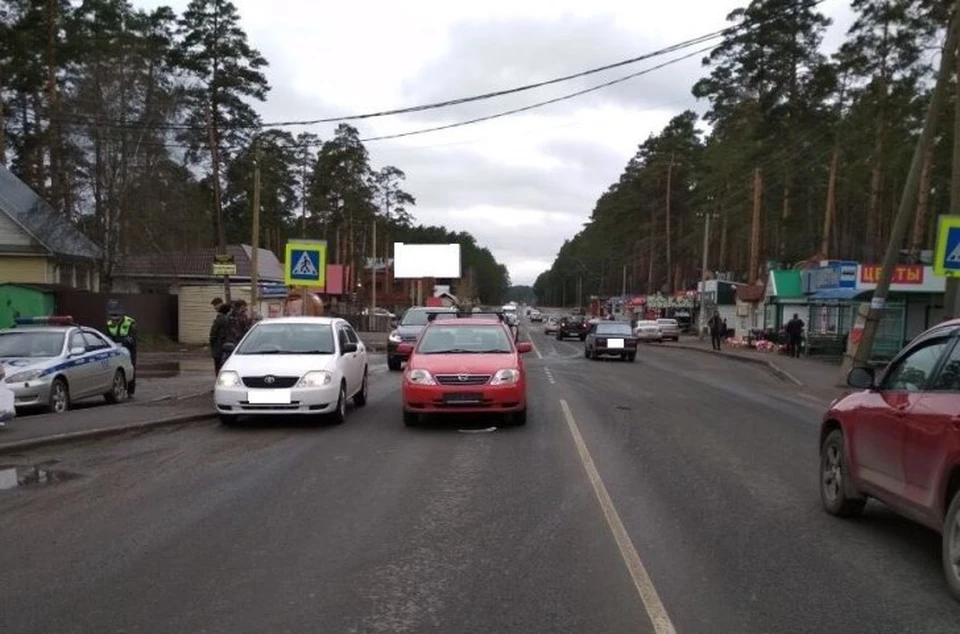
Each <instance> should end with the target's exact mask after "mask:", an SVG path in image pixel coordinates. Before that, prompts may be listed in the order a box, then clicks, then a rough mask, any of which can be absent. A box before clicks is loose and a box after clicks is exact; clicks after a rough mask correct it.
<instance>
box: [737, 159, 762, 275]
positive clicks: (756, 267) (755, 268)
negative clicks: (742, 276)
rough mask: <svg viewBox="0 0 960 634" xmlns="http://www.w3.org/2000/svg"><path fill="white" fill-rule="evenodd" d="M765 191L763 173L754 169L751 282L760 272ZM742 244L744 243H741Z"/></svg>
mask: <svg viewBox="0 0 960 634" xmlns="http://www.w3.org/2000/svg"><path fill="white" fill-rule="evenodd" d="M762 193H763V173H762V172H761V171H760V168H759V167H758V168H756V169H754V170H753V218H752V219H751V222H750V275H749V277H748V278H747V279H748V280H749V282H750V283H751V284H756V283H757V277H758V276H759V274H760V206H761V205H760V203H761V200H762ZM741 244H742V243H741Z"/></svg>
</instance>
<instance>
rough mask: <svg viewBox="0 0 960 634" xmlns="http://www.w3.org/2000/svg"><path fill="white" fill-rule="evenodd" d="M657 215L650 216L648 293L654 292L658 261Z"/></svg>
mask: <svg viewBox="0 0 960 634" xmlns="http://www.w3.org/2000/svg"><path fill="white" fill-rule="evenodd" d="M656 224H657V216H656V214H651V216H650V248H649V250H648V251H649V256H650V257H649V262H648V263H647V294H651V293H654V292H655V291H654V290H653V284H654V280H655V279H656V278H655V277H654V266H655V265H656V263H657V258H656V251H657V227H656Z"/></svg>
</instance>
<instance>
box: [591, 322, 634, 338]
mask: <svg viewBox="0 0 960 634" xmlns="http://www.w3.org/2000/svg"><path fill="white" fill-rule="evenodd" d="M597 334H598V335H628V336H629V335H630V334H631V332H630V324H624V323H617V322H612V323H605V324H604V323H600V324H597Z"/></svg>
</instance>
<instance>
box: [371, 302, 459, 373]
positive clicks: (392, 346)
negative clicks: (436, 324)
mask: <svg viewBox="0 0 960 634" xmlns="http://www.w3.org/2000/svg"><path fill="white" fill-rule="evenodd" d="M430 313H444V316H443V317H442V318H443V319H445V318H447V315H449V316H450V318H451V319H456V317H457V311H456V309H454V308H427V307H425V306H414V307H412V308H408V309H407V312H405V313H404V314H403V318H402V319H401V320H400V322H399V323H398V324H397V325H396V326H395V328H394V330H393V331H392V332H391V333H390V335H389V336H388V337H387V367H388V368H389V369H390V370H391V371H393V372H396V371H398V370H400V367H401V364H402V363H403V362H404V361H406V360H407V357H409V356H410V353H409V352H401V351H400V349H399V348H400V344H402V343H410V344H412V343H414V342H416V340H417V337H419V336H420V332H421V331H423V329H424V327H426V325H427V323H428V322H429V321H430V319H429V317H430ZM439 318H441V317H439V316H438V319H439Z"/></svg>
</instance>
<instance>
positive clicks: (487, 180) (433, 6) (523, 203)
mask: <svg viewBox="0 0 960 634" xmlns="http://www.w3.org/2000/svg"><path fill="white" fill-rule="evenodd" d="M234 2H235V4H236V5H237V6H238V8H239V10H240V13H241V15H242V21H243V27H244V29H245V30H246V32H247V34H248V36H249V38H250V40H251V43H252V44H253V45H254V46H255V47H257V48H258V49H259V50H260V51H261V52H262V53H263V55H264V56H265V57H266V58H267V59H268V60H269V62H270V68H269V71H268V73H267V74H268V78H269V80H270V83H271V85H272V87H273V90H272V92H271V94H270V98H269V100H268V102H267V103H265V104H261V105H260V106H259V109H260V112H261V114H262V116H263V118H264V120H265V121H278V120H291V119H294V120H296V119H311V118H322V117H331V116H341V115H348V114H356V113H360V112H369V111H377V110H384V109H389V108H394V107H403V106H410V105H417V104H422V103H428V102H433V101H440V100H446V99H450V98H457V97H463V96H468V95H472V94H478V93H485V92H490V91H494V90H499V89H504V88H509V87H513V86H517V85H521V84H525V83H530V82H535V81H542V80H545V79H550V78H552V77H556V76H561V75H567V74H571V73H575V72H578V71H581V70H585V69H587V68H591V67H595V66H601V65H604V64H608V63H612V62H616V61H619V60H621V59H627V58H631V57H636V56H638V55H642V54H643V53H646V52H650V51H653V50H656V49H659V48H663V47H665V46H669V45H672V44H675V43H678V42H681V41H683V40H687V39H691V38H694V37H697V36H699V35H702V34H705V33H708V32H711V31H715V30H717V29H720V28H723V27H724V26H726V23H725V21H724V18H725V16H726V15H727V14H728V13H729V12H730V11H731V10H732V9H734V8H736V7H737V6H741V5H743V4H744V3H745V2H746V0H677V1H675V2H652V1H646V2H625V1H624V0H592V1H591V2H583V1H582V0H576V1H575V0H485V1H483V2H476V1H475V0H474V1H470V2H467V1H466V0H445V1H441V0H407V1H406V2H394V1H388V0H377V1H372V0H353V1H352V2H345V1H344V2H333V1H324V2H318V1H317V0H234ZM134 4H135V5H139V6H142V7H153V6H157V5H160V4H167V5H170V6H172V7H174V8H175V9H176V10H178V11H181V10H182V9H183V8H184V7H185V6H186V4H187V0H167V1H166V2H161V1H157V0H134ZM848 4H849V1H848V0H825V2H824V3H823V5H821V8H822V10H823V12H824V13H825V14H826V15H828V16H830V17H831V18H833V19H834V25H833V27H832V28H831V31H830V32H829V34H828V37H827V39H826V41H825V48H826V49H829V50H833V49H834V48H835V47H836V45H837V44H838V42H839V41H840V39H841V38H842V35H843V32H844V31H845V30H846V28H847V27H848V26H849V23H850V20H851V14H850V11H849V9H848ZM692 50H694V49H691V51H692ZM682 54H683V53H677V54H675V55H682ZM669 57H670V56H667V57H664V58H662V59H658V60H655V61H651V62H648V63H646V66H649V65H653V64H655V63H658V62H660V61H664V60H666V59H669ZM699 57H700V56H696V57H694V58H691V59H688V60H686V61H683V62H679V63H677V64H675V65H672V66H669V67H667V68H664V69H662V70H658V71H654V72H652V73H650V74H648V75H644V76H641V77H638V78H636V79H633V80H630V81H629V82H626V83H624V84H620V85H618V86H616V87H612V88H609V89H605V90H601V91H598V92H595V93H591V94H589V95H585V96H582V97H578V98H575V99H572V100H568V101H564V102H561V103H557V104H552V105H549V106H546V107H544V108H540V109H536V110H533V111H530V112H525V113H522V114H518V115H513V116H509V117H504V118H501V119H496V120H494V121H488V122H483V123H478V124H475V125H468V126H464V127H460V128H456V129H453V130H445V131H441V132H433V133H429V134H422V135H417V136H412V137H407V138H404V139H395V140H386V141H376V142H370V143H368V144H367V147H368V148H369V150H370V156H371V162H372V163H373V166H374V167H379V166H382V165H387V164H392V165H396V166H397V167H399V168H401V169H402V170H404V171H405V172H406V174H407V190H408V191H409V192H410V193H412V194H413V195H414V196H416V198H417V201H418V205H417V207H416V210H415V217H416V219H417V220H418V221H419V222H422V223H427V224H441V225H445V226H447V227H449V228H451V229H456V230H466V231H469V232H471V233H472V234H473V235H474V236H475V237H476V238H477V240H478V241H479V242H480V244H482V245H484V246H486V247H488V248H489V249H490V250H491V251H492V252H493V254H494V256H495V257H496V258H497V259H498V260H499V261H500V262H503V263H504V264H506V265H507V267H508V268H509V270H510V276H511V278H512V280H513V282H514V283H516V284H529V283H532V282H533V280H534V279H535V278H536V276H537V275H538V274H539V273H540V272H541V271H543V270H545V269H547V268H548V267H549V266H550V263H551V262H552V261H553V258H554V255H555V254H556V252H557V249H559V247H560V245H561V244H562V243H563V241H564V239H566V238H569V237H571V236H573V235H574V234H575V233H576V232H577V231H579V230H580V228H581V226H582V224H583V222H585V221H586V219H587V218H588V217H589V215H590V211H591V210H592V208H593V204H594V202H595V201H596V199H597V197H598V196H599V195H600V194H601V193H602V192H603V191H604V190H605V189H606V188H607V186H608V185H609V184H610V183H611V182H613V181H615V180H616V179H617V178H618V177H619V175H620V173H621V171H622V169H623V167H624V165H625V164H626V162H627V160H628V159H629V158H630V157H631V156H632V155H633V154H634V152H635V151H636V146H637V145H638V143H640V142H641V141H643V139H645V138H646V137H647V136H648V135H650V134H652V133H656V132H657V131H658V130H659V129H660V128H662V126H663V125H664V124H666V122H667V121H668V120H669V119H670V118H671V117H672V116H673V115H675V114H677V113H678V112H680V111H682V110H683V109H685V108H694V109H697V110H698V111H702V109H703V106H704V105H703V104H697V102H696V101H695V100H694V99H693V97H692V96H691V95H690V87H691V86H692V85H693V83H694V82H695V81H696V80H697V79H698V78H699V77H700V76H701V75H702V74H703V72H704V71H703V70H702V69H701V67H700V63H699ZM644 67H645V63H644V62H640V63H638V64H636V65H634V66H630V67H628V68H625V69H618V70H611V71H607V72H605V73H602V74H599V75H593V76H591V77H588V78H584V79H581V80H575V81H571V82H566V83H563V84H560V85H557V86H552V87H547V88H543V89H539V90H535V91H530V92H525V93H521V94H518V95H512V96H509V97H504V98H499V99H492V100H488V101H484V102H478V103H473V104H465V105H461V106H455V107H451V108H445V109H439V110H432V111H429V112H423V113H418V114H415V115H405V116H396V117H386V118H382V119H375V120H366V121H362V122H359V125H357V127H358V128H359V130H360V132H361V135H362V136H364V137H373V136H380V135H387V134H393V133H398V132H406V131H409V130H417V129H421V128H428V127H433V126H438V125H444V124H448V123H455V122H457V121H463V120H467V119H471V118H475V117H478V116H485V115H490V114H494V113H497V112H501V111H503V110H509V109H512V108H517V107H522V106H525V105H528V104H530V103H534V102H537V101H544V100H547V99H551V98H553V97H557V96H560V95H562V94H566V93H569V92H574V91H576V90H581V89H583V88H587V87H589V86H592V85H595V84H598V83H602V82H604V81H607V80H610V79H614V78H616V77H619V76H621V75H624V74H628V73H630V72H633V71H637V70H641V69H643V68H644ZM333 127H334V126H332V125H328V126H314V127H313V128H311V131H313V132H316V133H318V134H320V135H321V137H322V138H327V137H329V136H330V135H331V131H332V129H333ZM291 130H292V131H293V132H295V133H296V132H299V131H302V130H304V128H292V129H291Z"/></svg>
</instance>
